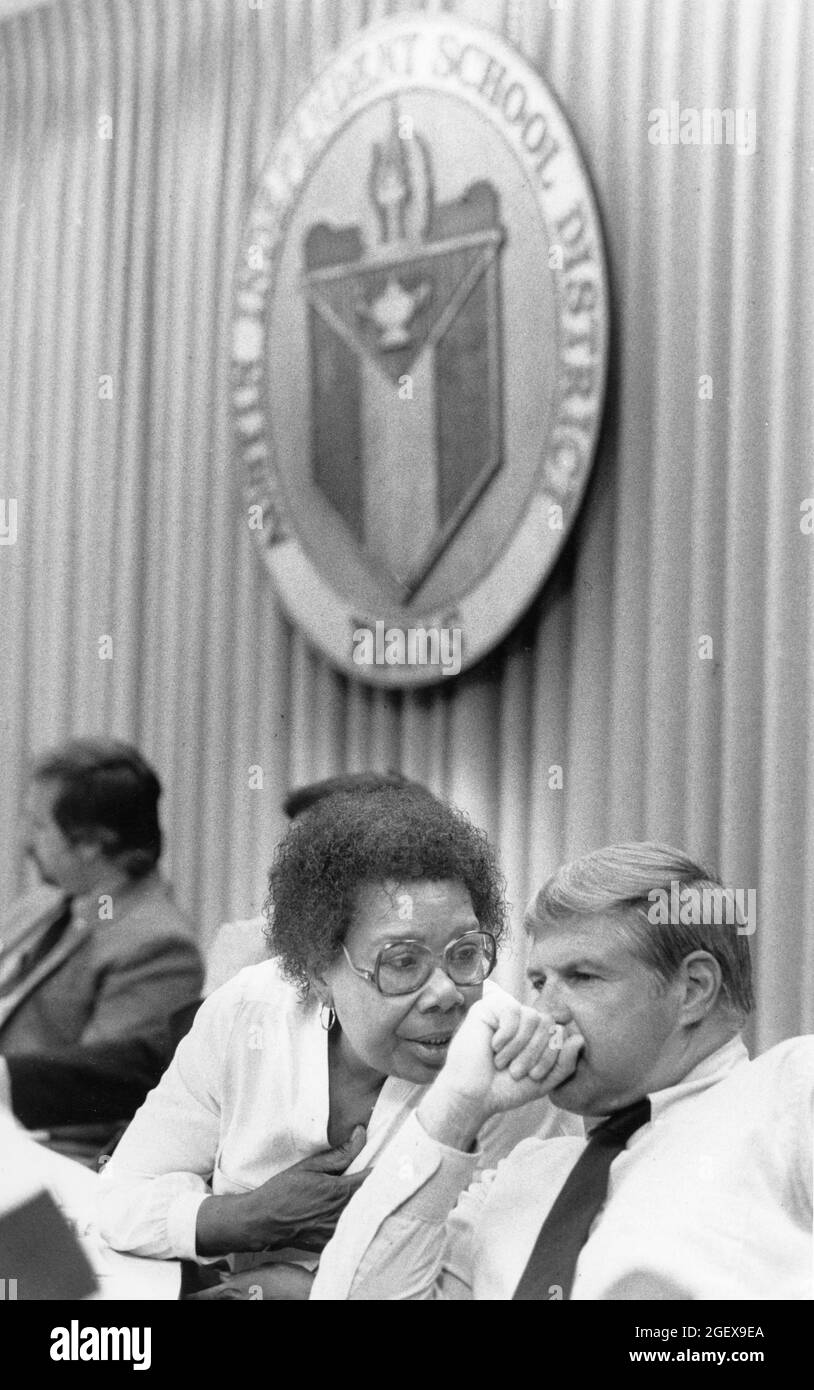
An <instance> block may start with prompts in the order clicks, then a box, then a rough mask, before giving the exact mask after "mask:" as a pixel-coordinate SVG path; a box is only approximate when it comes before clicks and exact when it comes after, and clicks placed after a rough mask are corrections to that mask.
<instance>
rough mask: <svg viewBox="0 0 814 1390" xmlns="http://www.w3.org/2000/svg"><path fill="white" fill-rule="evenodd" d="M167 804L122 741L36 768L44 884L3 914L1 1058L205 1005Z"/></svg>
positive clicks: (36, 842) (36, 1053) (101, 1040)
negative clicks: (165, 847) (171, 857)
mask: <svg viewBox="0 0 814 1390" xmlns="http://www.w3.org/2000/svg"><path fill="white" fill-rule="evenodd" d="M160 795H161V784H160V782H159V780H158V778H157V776H156V774H155V772H154V771H153V769H152V768H151V767H150V766H149V765H148V764H147V763H146V762H145V760H144V759H143V758H142V756H141V754H140V753H138V752H137V750H136V749H135V748H132V747H130V746H129V745H128V744H126V743H122V742H119V741H118V740H116V739H109V738H86V739H73V740H71V741H70V742H68V743H66V744H64V745H62V746H61V747H60V748H57V749H55V750H54V751H52V752H50V753H47V754H46V755H44V756H43V757H41V758H40V759H39V760H38V762H37V763H36V765H35V767H34V770H33V775H32V779H31V785H30V788H29V792H28V798H27V808H26V809H27V840H26V850H27V853H28V854H29V855H30V857H31V858H32V859H33V861H34V863H35V864H36V866H37V868H38V870H39V873H40V876H41V878H42V879H43V886H42V887H40V888H38V889H35V890H34V892H32V893H29V894H27V895H26V896H24V897H23V898H21V899H19V900H18V901H17V902H15V903H14V904H12V905H11V906H10V908H9V909H8V910H7V911H6V912H5V914H4V915H3V916H2V919H0V1055H3V1056H10V1057H16V1056H20V1057H34V1058H43V1059H45V1058H48V1057H50V1056H52V1055H53V1054H54V1053H58V1052H59V1051H60V1049H64V1048H71V1047H76V1046H77V1045H79V1046H82V1047H95V1046H101V1047H102V1048H104V1047H105V1046H106V1045H108V1044H112V1043H115V1042H118V1041H120V1040H122V1039H127V1038H130V1037H132V1036H133V1035H137V1034H145V1033H154V1032H160V1031H161V1030H162V1029H164V1028H165V1027H166V1025H167V1021H168V1019H169V1018H170V1016H171V1015H172V1014H174V1013H175V1012H176V1010H178V1009H180V1008H182V1007H183V1006H185V1005H188V1004H189V1003H191V1002H192V1001H194V1000H196V999H197V998H198V997H199V995H200V990H201V983H202V977H203V969H202V961H201V957H200V953H199V950H198V947H197V944H196V941H195V935H194V932H193V930H192V926H191V924H190V923H189V922H188V921H187V919H186V918H185V917H184V916H183V915H182V914H181V912H180V911H179V910H178V908H177V907H176V906H175V904H174V903H173V901H172V897H171V894H170V890H169V887H168V885H167V884H166V883H165V882H164V880H163V879H162V878H161V877H160V875H159V872H158V863H159V860H160V857H161V850H162V834H161V827H160V824H159V819H158V801H159V797H160ZM61 1103H62V1106H63V1107H69V1106H70V1095H67V1096H66V1095H65V1094H63V1095H62V1096H61Z"/></svg>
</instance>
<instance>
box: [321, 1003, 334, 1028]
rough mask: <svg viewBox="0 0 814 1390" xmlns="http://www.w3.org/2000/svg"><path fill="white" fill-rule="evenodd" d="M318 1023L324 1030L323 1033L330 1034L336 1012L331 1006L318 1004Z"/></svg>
mask: <svg viewBox="0 0 814 1390" xmlns="http://www.w3.org/2000/svg"><path fill="white" fill-rule="evenodd" d="M319 1021H320V1023H321V1025H322V1027H323V1028H324V1029H325V1032H326V1033H330V1031H331V1029H332V1028H333V1026H334V1024H335V1023H336V1010H335V1008H334V1006H333V1004H326V1003H323V1004H320V1006H319Z"/></svg>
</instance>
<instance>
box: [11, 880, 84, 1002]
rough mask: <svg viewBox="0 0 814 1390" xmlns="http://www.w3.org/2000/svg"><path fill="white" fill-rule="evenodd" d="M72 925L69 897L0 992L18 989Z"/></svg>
mask: <svg viewBox="0 0 814 1390" xmlns="http://www.w3.org/2000/svg"><path fill="white" fill-rule="evenodd" d="M70 925H71V899H70V898H68V900H67V902H66V903H65V904H64V906H63V908H62V911H61V912H60V914H59V916H58V917H57V918H55V920H54V921H53V922H52V923H51V925H50V927H47V928H46V930H45V931H44V932H43V934H42V936H41V937H40V939H39V941H38V942H37V943H36V945H34V946H32V948H31V950H30V951H27V952H26V954H25V955H24V956H23V957H22V959H21V960H20V963H19V965H18V966H17V969H16V970H15V971H14V973H13V975H12V976H11V979H9V980H7V981H6V983H5V984H4V985H3V986H2V988H0V994H10V993H11V992H12V990H15V989H17V987H18V985H21V984H22V983H23V981H24V980H25V979H26V977H27V976H28V975H30V974H31V971H32V970H33V969H34V967H35V965H39V963H40V961H42V960H45V958H46V956H49V955H50V954H51V952H52V951H53V950H55V948H56V947H57V946H58V945H59V943H60V941H61V940H62V938H63V936H64V935H65V933H66V931H67V930H68V928H69V926H70Z"/></svg>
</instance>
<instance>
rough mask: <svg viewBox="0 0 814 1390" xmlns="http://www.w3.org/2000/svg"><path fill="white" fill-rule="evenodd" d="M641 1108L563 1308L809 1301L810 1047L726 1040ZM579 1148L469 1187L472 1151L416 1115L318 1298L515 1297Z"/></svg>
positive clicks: (813, 1131) (515, 1163)
mask: <svg viewBox="0 0 814 1390" xmlns="http://www.w3.org/2000/svg"><path fill="white" fill-rule="evenodd" d="M650 1101H651V1108H652V1116H651V1120H650V1122H649V1123H648V1124H647V1125H645V1126H644V1127H643V1128H642V1129H640V1130H637V1132H636V1133H635V1134H634V1135H633V1136H632V1137H631V1139H630V1141H629V1143H628V1146H627V1148H626V1149H624V1150H623V1151H622V1153H620V1154H619V1155H618V1157H617V1158H615V1159H614V1161H613V1163H612V1165H611V1169H610V1180H609V1186H608V1195H607V1198H606V1201H605V1204H604V1206H603V1208H602V1210H601V1211H600V1213H599V1215H598V1216H597V1218H596V1220H595V1221H594V1223H593V1225H592V1227H591V1231H590V1234H589V1236H588V1240H587V1242H586V1244H585V1245H584V1247H583V1249H582V1252H581V1254H580V1257H579V1260H578V1262H577V1269H576V1276H575V1281H574V1286H573V1290H572V1293H571V1297H572V1299H746V1298H749V1299H807V1298H812V1297H814V1266H813V1265H812V1259H813V1258H814V1256H813V1254H812V1249H813V1242H812V1168H813V1167H814V1037H805V1038H792V1039H790V1040H789V1041H787V1042H784V1043H780V1044H779V1045H778V1046H777V1047H774V1048H772V1050H771V1051H769V1052H767V1053H765V1054H764V1055H763V1056H762V1057H758V1058H757V1059H756V1060H755V1061H750V1060H749V1058H748V1054H747V1052H746V1049H745V1047H744V1045H743V1043H742V1041H741V1040H740V1038H735V1039H733V1040H731V1041H730V1042H728V1043H727V1044H726V1045H725V1046H724V1047H722V1048H719V1049H718V1050H717V1051H716V1052H715V1053H713V1054H712V1055H711V1056H709V1057H707V1058H706V1059H705V1060H704V1061H703V1062H701V1063H700V1065H699V1066H697V1067H695V1068H694V1069H693V1070H692V1071H691V1072H690V1073H689V1074H688V1075H687V1076H686V1077H685V1078H684V1080H683V1081H682V1082H681V1083H680V1084H679V1085H677V1086H671V1087H668V1088H667V1089H666V1090H663V1091H657V1092H655V1093H654V1094H653V1095H651V1097H650ZM585 1143H586V1141H585V1140H584V1139H583V1140H578V1139H574V1138H559V1139H558V1138H553V1139H550V1140H549V1141H548V1142H546V1143H539V1142H538V1141H537V1140H535V1139H529V1140H527V1141H526V1142H523V1143H521V1144H520V1145H519V1146H518V1148H517V1149H516V1150H515V1152H514V1153H513V1154H512V1155H511V1156H510V1157H509V1158H508V1159H506V1160H505V1161H504V1162H503V1163H501V1164H500V1165H499V1167H498V1169H497V1171H496V1172H495V1173H491V1174H485V1175H484V1176H483V1177H481V1178H480V1180H478V1181H475V1182H473V1183H472V1185H471V1186H469V1187H467V1184H469V1183H470V1181H471V1180H472V1178H473V1176H475V1173H474V1170H475V1166H476V1162H477V1155H476V1154H464V1153H460V1152H458V1151H456V1150H454V1149H450V1148H447V1147H446V1146H444V1145H442V1144H439V1143H437V1142H436V1141H435V1140H433V1139H431V1138H430V1137H429V1136H428V1135H427V1134H426V1133H425V1131H424V1130H423V1129H422V1127H421V1124H420V1122H419V1120H418V1119H417V1117H416V1116H412V1117H411V1118H410V1119H409V1120H408V1121H407V1123H406V1124H405V1125H404V1126H403V1128H402V1130H401V1132H400V1134H399V1136H398V1139H397V1140H396V1141H395V1142H394V1143H393V1144H392V1145H391V1147H390V1149H389V1150H388V1153H387V1154H386V1155H385V1156H384V1157H383V1159H382V1161H381V1163H380V1164H379V1165H378V1166H377V1169H376V1171H375V1173H373V1174H372V1175H371V1177H370V1178H369V1179H368V1181H367V1182H366V1183H365V1185H364V1186H363V1187H362V1189H361V1190H360V1191H359V1192H358V1193H357V1194H356V1196H355V1197H354V1198H353V1199H352V1201H351V1203H350V1204H349V1206H348V1207H347V1208H346V1210H345V1212H344V1213H343V1215H342V1217H341V1219H340V1222H339V1226H338V1227H337V1231H336V1234H335V1236H334V1238H333V1240H332V1241H331V1244H330V1245H329V1246H328V1247H327V1249H326V1251H325V1254H324V1255H323V1258H322V1261H321V1263H320V1269H319V1273H318V1275H317V1278H316V1281H315V1283H314V1286H313V1290H312V1294H311V1297H312V1298H314V1299H347V1298H362V1299H430V1298H458V1299H461V1298H473V1299H511V1298H512V1296H513V1294H514V1291H515V1289H516V1287H517V1285H518V1283H519V1281H520V1277H521V1275H522V1274H523V1271H524V1269H525V1267H526V1264H527V1262H528V1259H529V1256H530V1255H531V1251H532V1248H533V1246H534V1243H535V1241H536V1238H537V1235H538V1232H539V1230H540V1227H541V1226H542V1224H543V1221H544V1220H545V1217H546V1216H547V1214H548V1212H549V1210H550V1208H551V1206H552V1204H553V1202H554V1199H555V1198H556V1196H557V1194H558V1192H559V1191H560V1188H561V1187H562V1185H563V1183H564V1182H565V1179H566V1177H567V1176H568V1174H569V1172H570V1171H571V1169H572V1167H573V1166H574V1164H575V1162H576V1161H577V1159H578V1158H579V1155H580V1153H581V1152H582V1151H583V1148H584V1147H585ZM464 1189H466V1190H464ZM462 1192H463V1195H461V1194H462ZM557 1296H558V1294H557V1290H556V1289H552V1290H551V1293H550V1297H551V1299H552V1300H553V1299H556V1298H557Z"/></svg>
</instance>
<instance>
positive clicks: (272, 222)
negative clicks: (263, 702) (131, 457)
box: [233, 15, 608, 686]
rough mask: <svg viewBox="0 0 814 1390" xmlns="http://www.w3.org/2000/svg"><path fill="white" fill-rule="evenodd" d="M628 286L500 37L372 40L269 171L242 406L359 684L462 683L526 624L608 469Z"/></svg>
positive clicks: (315, 599) (252, 446)
mask: <svg viewBox="0 0 814 1390" xmlns="http://www.w3.org/2000/svg"><path fill="white" fill-rule="evenodd" d="M607 343H608V291H607V277H606V271H605V262H604V254H603V248H602V238H601V230H600V225H599V219H598V216H597V211H596V207H595V204H594V199H593V195H592V192H591V188H590V185H589V182H588V178H587V175H586V173H585V169H584V167H583V164H582V161H581V159H580V155H579V152H578V150H577V147H576V145H575V142H574V138H573V136H572V134H571V132H570V130H569V128H568V125H567V123H566V121H565V118H564V116H563V114H562V112H561V110H560V108H559V106H558V105H557V103H556V102H555V100H554V98H553V97H552V95H551V93H550V92H549V90H548V88H547V87H546V86H545V84H544V83H543V81H542V80H541V78H540V77H539V75H538V74H537V73H536V72H535V71H534V70H533V69H532V68H531V67H530V66H529V65H528V64H527V63H526V62H525V60H524V59H523V58H522V57H520V55H519V54H518V53H517V52H516V51H515V50H514V49H513V48H511V47H510V46H509V45H508V44H506V43H505V42H503V41H502V40H501V39H499V38H498V37H497V36H496V35H494V34H493V33H492V32H491V31H485V30H482V29H479V28H474V27H472V26H470V25H468V24H465V23H463V22H461V21H459V20H456V19H454V18H450V17H443V18H434V19H428V18H426V17H424V16H421V15H415V16H412V17H411V16H409V15H407V16H402V17H400V18H399V19H397V20H393V21H388V22H387V23H385V24H382V25H378V26H376V27H373V28H369V29H365V30H362V31H360V33H359V34H358V36H357V37H356V38H355V39H354V40H353V41H352V42H351V43H350V44H349V45H348V46H347V47H345V48H344V49H343V50H341V51H340V52H339V53H338V54H337V55H336V57H335V58H334V59H333V60H332V62H331V63H330V64H329V66H328V67H327V68H326V69H325V70H324V71H323V72H322V74H321V75H320V76H319V77H317V78H316V80H315V81H314V82H313V84H312V86H311V87H310V89H309V90H308V91H307V92H306V94H305V95H304V97H303V98H302V100H301V101H300V102H299V104H298V106H297V107H296V109H295V110H294V112H293V114H292V115H291V117H290V119H289V121H288V123H287V124H286V126H285V128H284V130H283V131H282V133H281V135H280V137H279V139H278V141H277V143H276V145H275V148H274V150H273V153H272V156H271V158H270V160H269V162H268V164H267V166H266V168H265V169H264V172H263V175H262V178H261V181H260V186H259V189H258V190H257V193H256V196H255V198H254V201H253V204H252V207H251V211H250V215H249V219H248V226H247V229H246V233H245V237H244V242H243V246H242V250H241V257H240V266H239V273H238V287H237V298H236V309H235V319H234V338H233V403H234V410H235V419H236V428H237V437H238V441H239V452H240V456H241V460H242V466H243V469H244V475H245V479H246V483H247V488H248V495H249V525H250V527H251V528H253V529H254V530H256V531H257V534H258V539H259V540H260V541H261V543H262V547H263V550H264V554H265V558H266V562H267V564H268V566H269V568H270V570H271V572H272V574H273V576H274V579H275V582H276V585H277V588H278V591H279V594H280V597H281V599H282V602H283V604H284V606H285V609H286V610H287V612H288V614H289V616H290V617H291V618H292V619H293V621H294V622H296V623H297V624H299V625H300V626H301V627H302V628H303V629H304V631H305V632H306V633H307V634H308V635H309V636H310V638H311V639H312V641H313V642H315V643H316V645H317V646H318V647H319V648H321V650H322V651H323V652H324V653H325V654H326V655H327V656H328V657H329V658H331V659H332V660H333V661H334V662H336V663H337V664H338V665H339V666H340V667H342V668H343V669H344V670H345V671H347V672H348V673H349V674H351V675H355V676H358V677H360V678H362V679H364V680H368V681H371V682H373V683H375V684H379V685H389V686H393V685H405V684H416V683H422V682H423V683H426V682H431V681H437V680H443V679H444V677H445V676H450V675H454V674H456V673H457V671H458V670H460V669H462V668H463V667H466V666H469V665H471V664H472V663H473V662H475V661H477V660H478V659H479V658H480V657H482V656H483V655H484V654H485V653H486V652H488V651H489V649H490V648H491V647H493V646H494V645H495V644H496V643H497V642H498V641H500V639H501V638H502V637H503V636H505V634H506V633H507V632H508V630H509V629H510V628H511V627H512V625H513V624H514V622H515V621H516V619H517V618H518V616H519V615H520V613H521V612H522V610H523V609H524V608H525V607H526V606H527V605H528V603H529V601H530V600H531V598H532V597H533V596H534V594H535V592H536V591H537V589H538V587H539V585H540V584H541V582H542V581H543V579H544V578H545V576H546V575H547V574H548V572H549V570H550V569H551V566H552V564H553V563H554V560H555V559H556V557H557V555H558V553H559V551H560V549H561V547H562V544H563V541H564V539H565V536H566V535H567V533H568V530H569V528H570V526H571V524H572V522H573V519H574V516H575V514H576V510H577V507H578V505H579V502H580V499H581V497H582V494H583V491H584V488H585V484H586V482H587V478H588V475H589V471H590V466H591V462H592V459H593V454H594V449H595V445H596V438H597V431H598V428H599V422H600V417H601V410H602V402H603V396H604V387H605V369H606V358H607Z"/></svg>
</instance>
